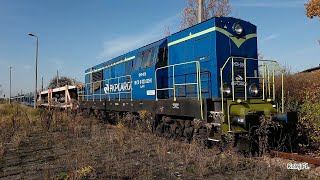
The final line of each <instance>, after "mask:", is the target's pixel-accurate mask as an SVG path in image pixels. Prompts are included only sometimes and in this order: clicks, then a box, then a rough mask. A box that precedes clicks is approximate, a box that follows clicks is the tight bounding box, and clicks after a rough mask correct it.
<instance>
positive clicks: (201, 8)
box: [198, 0, 204, 23]
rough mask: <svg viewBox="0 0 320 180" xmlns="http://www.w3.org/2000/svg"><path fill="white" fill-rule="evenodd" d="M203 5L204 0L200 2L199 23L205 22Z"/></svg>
mask: <svg viewBox="0 0 320 180" xmlns="http://www.w3.org/2000/svg"><path fill="white" fill-rule="evenodd" d="M203 5H204V0H198V23H201V22H202V21H203Z"/></svg>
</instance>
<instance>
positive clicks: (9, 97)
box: [9, 67, 12, 104]
mask: <svg viewBox="0 0 320 180" xmlns="http://www.w3.org/2000/svg"><path fill="white" fill-rule="evenodd" d="M11 69H12V67H10V90H9V91H10V97H9V104H11Z"/></svg>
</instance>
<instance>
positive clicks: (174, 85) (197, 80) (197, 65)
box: [155, 61, 204, 119]
mask: <svg viewBox="0 0 320 180" xmlns="http://www.w3.org/2000/svg"><path fill="white" fill-rule="evenodd" d="M186 64H195V65H196V83H179V84H176V83H175V67H176V66H181V65H186ZM171 67H172V88H170V87H167V88H160V89H158V84H157V72H158V70H161V69H169V68H171ZM187 85H197V99H198V100H199V103H200V114H201V119H204V118H203V105H202V92H201V77H200V62H199V61H190V62H184V63H178V64H172V65H168V66H163V67H159V68H157V69H156V70H155V88H156V90H155V95H156V101H158V91H164V90H173V101H176V100H177V98H176V86H187ZM169 86H170V85H169Z"/></svg>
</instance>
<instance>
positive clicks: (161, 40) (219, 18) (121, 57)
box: [85, 17, 254, 73]
mask: <svg viewBox="0 0 320 180" xmlns="http://www.w3.org/2000/svg"><path fill="white" fill-rule="evenodd" d="M213 19H217V20H228V19H236V20H240V21H244V20H242V19H239V18H234V17H212V18H210V19H208V20H206V21H203V22H201V23H199V24H202V23H205V22H208V21H212V20H213ZM244 22H247V23H250V22H249V21H244ZM199 24H195V25H193V26H191V27H188V28H186V29H183V30H180V31H178V32H175V33H173V34H171V35H170V36H174V35H176V34H178V33H180V32H183V31H186V30H189V29H192V28H194V27H195V26H198V25H199ZM250 24H252V23H250ZM252 25H254V24H252ZM170 36H168V37H170ZM168 37H165V38H162V39H160V40H158V41H155V42H152V43H149V44H147V45H145V46H142V47H140V48H137V49H135V50H132V51H129V52H127V53H125V54H122V55H119V56H117V57H114V58H112V59H109V60H107V61H105V62H102V63H100V64H98V65H95V66H92V67H91V68H92V69H97V68H98V67H100V66H101V65H102V66H106V65H109V64H112V63H114V62H117V61H119V60H122V59H124V58H128V57H125V56H126V55H129V56H131V55H133V54H136V53H138V52H141V51H143V50H145V49H147V48H150V46H152V47H154V46H159V45H160V44H161V43H163V42H164V41H165V40H167V39H168ZM91 68H88V69H86V71H85V72H86V73H87V72H89V71H90V70H91Z"/></svg>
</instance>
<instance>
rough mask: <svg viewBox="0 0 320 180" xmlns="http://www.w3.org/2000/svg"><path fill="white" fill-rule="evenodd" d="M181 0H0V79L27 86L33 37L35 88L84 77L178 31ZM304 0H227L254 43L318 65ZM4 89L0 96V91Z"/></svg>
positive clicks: (315, 22)
mask: <svg viewBox="0 0 320 180" xmlns="http://www.w3.org/2000/svg"><path fill="white" fill-rule="evenodd" d="M186 1H187V0H161V1H155V0H153V1H151V0H134V1H130V0H126V1H125V0H108V1H107V0H90V1H89V0H86V1H85V0H68V1H66V0H46V1H43V0H23V1H22V0H0V85H2V90H3V91H4V94H6V97H8V96H9V67H10V66H11V67H12V95H16V94H17V93H18V92H20V91H21V90H22V92H23V93H25V92H31V91H33V88H34V79H35V75H34V74H35V73H34V72H35V54H36V53H35V52H36V39H35V38H34V37H31V36H28V35H27V33H29V32H31V33H33V34H35V35H37V36H38V37H39V65H38V69H39V70H38V76H39V79H38V82H39V83H38V87H40V86H41V83H40V81H41V77H43V78H44V86H47V85H48V83H49V81H50V79H51V78H53V77H54V76H55V75H56V72H57V70H58V71H59V75H63V76H68V77H72V78H76V80H78V81H81V82H83V81H84V71H85V69H87V68H89V67H91V66H94V65H96V64H99V63H101V62H105V61H107V60H108V59H110V58H112V57H114V56H118V55H121V54H122V53H125V52H127V51H130V50H133V49H136V48H139V47H141V46H143V45H145V44H149V43H151V42H154V41H156V40H158V39H161V38H163V37H164V36H165V32H166V31H167V29H170V32H171V33H174V32H176V31H178V29H179V25H180V22H181V12H182V10H183V8H184V7H185V5H186ZM306 2H307V0H230V4H231V7H232V14H231V16H233V17H236V18H241V19H244V20H246V21H250V22H251V23H253V24H255V25H257V27H258V46H259V47H258V48H259V51H260V53H262V54H263V56H264V58H267V59H276V60H278V62H280V64H282V65H284V66H286V67H289V68H290V69H291V70H292V71H296V72H297V71H302V70H304V69H307V68H310V67H314V66H318V65H319V64H320V60H319V53H320V45H319V44H318V42H317V40H318V39H320V21H319V18H314V19H308V18H307V17H306V16H305V8H304V4H305V3H306ZM1 96H3V95H1Z"/></svg>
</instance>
